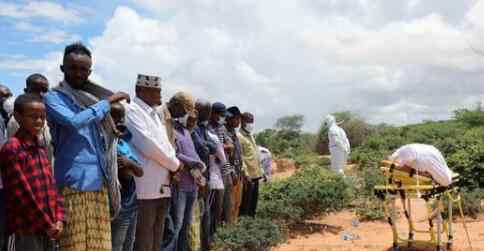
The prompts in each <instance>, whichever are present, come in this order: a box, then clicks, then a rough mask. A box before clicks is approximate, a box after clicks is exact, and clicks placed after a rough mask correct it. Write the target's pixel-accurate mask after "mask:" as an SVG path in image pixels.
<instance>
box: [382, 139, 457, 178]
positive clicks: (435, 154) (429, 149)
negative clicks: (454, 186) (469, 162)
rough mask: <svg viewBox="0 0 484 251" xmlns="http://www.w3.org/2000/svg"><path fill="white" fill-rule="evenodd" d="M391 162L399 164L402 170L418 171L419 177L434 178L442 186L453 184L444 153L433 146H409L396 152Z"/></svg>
mask: <svg viewBox="0 0 484 251" xmlns="http://www.w3.org/2000/svg"><path fill="white" fill-rule="evenodd" d="M390 160H391V161H394V162H395V163H397V165H398V166H399V169H400V170H403V171H408V172H409V171H411V169H414V170H416V172H417V173H418V174H419V175H423V176H428V177H432V179H433V180H435V181H436V182H437V183H439V184H440V185H442V186H448V185H450V184H451V183H452V172H451V171H450V169H449V167H448V166H447V163H446V161H445V159H444V156H442V153H440V151H439V150H438V149H437V148H435V147H434V146H431V145H424V144H409V145H404V146H402V147H400V148H399V149H398V150H397V151H395V152H394V153H393V154H392V156H390Z"/></svg>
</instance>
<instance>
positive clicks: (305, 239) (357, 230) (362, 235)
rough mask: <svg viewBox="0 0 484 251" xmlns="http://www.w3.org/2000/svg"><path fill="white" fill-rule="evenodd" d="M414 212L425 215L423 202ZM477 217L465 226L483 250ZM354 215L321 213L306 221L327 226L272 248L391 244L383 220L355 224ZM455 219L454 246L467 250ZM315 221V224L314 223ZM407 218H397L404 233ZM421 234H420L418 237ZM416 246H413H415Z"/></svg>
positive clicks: (364, 249)
mask: <svg viewBox="0 0 484 251" xmlns="http://www.w3.org/2000/svg"><path fill="white" fill-rule="evenodd" d="M414 205H415V209H414V212H419V213H418V214H416V215H415V218H416V220H417V221H418V220H422V219H425V216H424V214H422V212H423V213H425V211H424V209H425V208H424V204H423V203H422V202H419V201H415V202H414ZM481 216H482V217H480V219H481V220H482V221H479V220H472V219H468V221H472V222H469V223H468V228H469V231H470V235H471V240H472V245H473V247H474V249H473V250H474V251H478V250H481V251H483V250H484V215H481ZM354 219H356V216H355V215H354V213H352V212H349V211H343V212H340V213H337V214H331V215H328V216H325V217H320V218H318V219H315V220H313V221H308V222H309V223H316V224H325V225H326V226H328V227H327V228H326V230H323V229H319V230H318V231H317V232H315V233H313V234H306V235H304V234H298V235H297V236H295V237H293V238H290V239H289V240H288V241H287V242H286V243H284V244H282V245H280V246H279V247H277V248H274V249H273V251H319V250H321V251H323V250H324V251H325V250H328V251H329V250H332V251H349V250H351V251H370V250H371V251H375V250H377V251H378V250H388V248H389V247H391V245H392V233H391V229H390V226H389V225H388V224H387V223H386V222H363V223H360V224H359V225H358V226H357V227H354V226H353V225H352V221H353V220H354ZM458 221H459V222H458V223H456V225H454V226H455V230H456V234H455V237H454V240H455V242H454V243H455V244H454V249H453V250H462V251H464V250H470V249H469V248H468V245H467V240H466V235H465V231H464V228H463V226H462V223H460V219H458ZM313 225H314V224H313ZM406 227H407V225H406V221H404V220H403V219H400V220H399V228H398V229H399V231H400V232H401V233H402V234H405V236H406V232H405V231H406V229H407V228H406ZM417 227H418V228H419V229H422V230H424V229H427V228H428V224H426V223H418V224H417ZM343 232H346V233H349V234H351V235H352V236H357V237H359V238H358V239H357V240H347V241H344V240H342V238H341V235H342V233H343ZM419 237H420V238H419ZM417 238H418V239H423V238H428V237H427V236H422V235H418V236H417ZM414 250H415V249H414Z"/></svg>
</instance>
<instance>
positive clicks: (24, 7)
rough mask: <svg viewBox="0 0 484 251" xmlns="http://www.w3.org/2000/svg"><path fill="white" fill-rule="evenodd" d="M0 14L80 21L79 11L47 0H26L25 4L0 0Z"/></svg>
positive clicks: (23, 17) (21, 17) (15, 16)
mask: <svg viewBox="0 0 484 251" xmlns="http://www.w3.org/2000/svg"><path fill="white" fill-rule="evenodd" d="M0 16H5V17H11V18H15V19H31V18H47V19H49V20H52V21H58V22H64V23H79V22H81V21H82V18H81V16H80V13H78V12H77V11H76V10H74V9H70V8H66V7H64V6H62V5H60V4H58V3H54V2H47V1H28V2H26V4H18V3H5V2H3V3H1V2H0Z"/></svg>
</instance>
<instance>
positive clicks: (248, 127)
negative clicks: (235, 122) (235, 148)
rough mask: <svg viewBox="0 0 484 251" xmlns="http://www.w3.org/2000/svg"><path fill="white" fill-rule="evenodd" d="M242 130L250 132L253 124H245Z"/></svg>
mask: <svg viewBox="0 0 484 251" xmlns="http://www.w3.org/2000/svg"><path fill="white" fill-rule="evenodd" d="M244 129H245V130H247V131H248V132H252V131H253V130H254V124H246V125H245V127H244Z"/></svg>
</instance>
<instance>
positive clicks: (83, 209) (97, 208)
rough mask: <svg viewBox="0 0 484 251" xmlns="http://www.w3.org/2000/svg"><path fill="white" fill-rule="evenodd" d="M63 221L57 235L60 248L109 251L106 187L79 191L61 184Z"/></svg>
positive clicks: (109, 225) (72, 250) (68, 250)
mask: <svg viewBox="0 0 484 251" xmlns="http://www.w3.org/2000/svg"><path fill="white" fill-rule="evenodd" d="M62 194H63V195H64V198H65V208H66V211H67V215H68V217H67V223H66V226H65V227H64V232H63V233H62V236H61V238H60V250H62V251H111V224H110V215H109V200H108V192H107V189H106V188H103V190H102V191H97V192H79V191H76V190H73V189H71V188H64V189H63V190H62Z"/></svg>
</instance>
